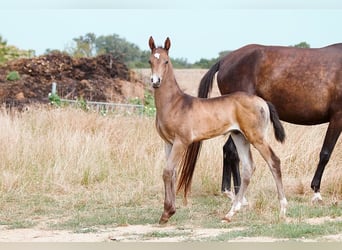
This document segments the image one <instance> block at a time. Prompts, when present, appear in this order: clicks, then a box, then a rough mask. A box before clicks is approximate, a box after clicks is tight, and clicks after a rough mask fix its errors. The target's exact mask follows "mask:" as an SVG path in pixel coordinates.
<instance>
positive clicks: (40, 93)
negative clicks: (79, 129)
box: [0, 53, 145, 106]
mask: <svg viewBox="0 0 342 250" xmlns="http://www.w3.org/2000/svg"><path fill="white" fill-rule="evenodd" d="M12 71H17V72H18V73H19V76H20V77H19V79H17V80H8V79H7V75H8V74H9V73H10V72H12ZM52 82H56V83H57V93H58V95H59V96H60V97H61V98H66V99H76V98H83V99H85V100H88V101H103V102H121V103H127V102H128V101H129V99H130V98H135V97H138V98H140V99H143V97H144V90H145V85H144V83H142V82H141V81H140V80H138V79H137V77H135V75H134V73H133V72H132V71H130V70H129V69H128V68H127V67H126V65H125V64H124V63H123V62H122V61H120V60H118V59H116V58H115V57H114V56H113V55H112V54H104V55H99V56H97V57H91V58H88V57H87V58H73V57H70V56H69V55H67V54H63V53H51V54H47V55H43V56H39V57H34V58H30V59H17V60H14V61H11V62H9V63H7V64H6V65H4V66H2V67H0V101H1V102H2V103H6V105H7V106H18V105H22V104H28V103H37V102H38V103H42V102H43V103H46V102H48V95H49V93H50V92H51V86H52Z"/></svg>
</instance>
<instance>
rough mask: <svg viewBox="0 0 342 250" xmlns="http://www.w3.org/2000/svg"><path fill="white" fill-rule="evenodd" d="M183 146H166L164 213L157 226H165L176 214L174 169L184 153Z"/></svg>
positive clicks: (175, 177)
mask: <svg viewBox="0 0 342 250" xmlns="http://www.w3.org/2000/svg"><path fill="white" fill-rule="evenodd" d="M184 150H185V148H184V146H183V144H181V143H177V142H175V143H174V144H173V145H171V144H167V145H166V158H167V159H166V167H165V168H164V170H163V181H164V189H165V198H164V212H163V213H162V215H161V217H160V220H159V224H165V223H167V222H168V220H169V218H170V217H171V216H172V215H173V214H174V213H175V212H176V179H177V174H176V168H177V166H178V164H179V162H180V160H181V157H182V156H183V153H184Z"/></svg>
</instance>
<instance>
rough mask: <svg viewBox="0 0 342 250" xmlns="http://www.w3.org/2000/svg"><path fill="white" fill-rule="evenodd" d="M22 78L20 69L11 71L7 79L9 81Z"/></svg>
mask: <svg viewBox="0 0 342 250" xmlns="http://www.w3.org/2000/svg"><path fill="white" fill-rule="evenodd" d="M19 79H20V75H19V73H18V71H11V72H9V73H8V74H7V76H6V80H8V81H16V80H19Z"/></svg>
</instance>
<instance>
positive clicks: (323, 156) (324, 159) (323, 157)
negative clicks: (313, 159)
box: [319, 150, 331, 166]
mask: <svg viewBox="0 0 342 250" xmlns="http://www.w3.org/2000/svg"><path fill="white" fill-rule="evenodd" d="M330 155H331V153H330V152H328V151H327V150H322V151H321V153H320V154H319V165H323V166H325V165H326V164H327V163H328V161H329V159H330Z"/></svg>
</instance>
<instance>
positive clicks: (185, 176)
mask: <svg viewBox="0 0 342 250" xmlns="http://www.w3.org/2000/svg"><path fill="white" fill-rule="evenodd" d="M219 67H220V62H217V63H215V64H214V65H213V66H212V67H211V68H210V69H209V71H208V72H207V73H206V74H205V75H204V76H203V78H202V80H201V83H200V86H199V88H198V97H201V98H208V95H209V93H210V92H211V90H212V88H213V80H214V76H215V74H216V72H217V71H218V70H219ZM201 146H202V142H201V141H198V142H193V143H192V144H190V146H189V147H188V148H187V150H186V152H185V154H184V157H183V159H182V162H181V166H180V175H179V179H178V186H177V192H179V191H180V190H182V189H183V190H184V200H185V201H186V197H187V194H188V192H189V190H190V186H191V181H192V176H193V174H194V170H195V166H196V162H197V158H198V155H199V152H200V150H201Z"/></svg>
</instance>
